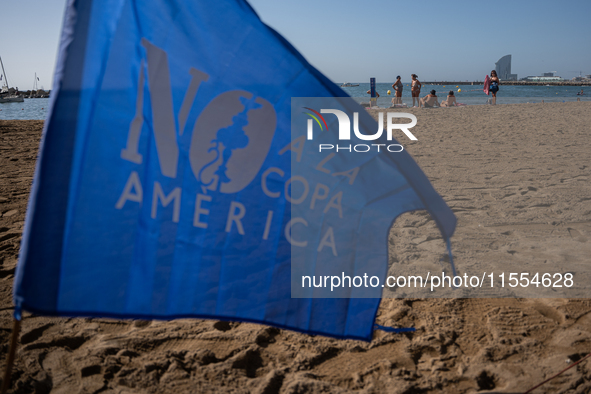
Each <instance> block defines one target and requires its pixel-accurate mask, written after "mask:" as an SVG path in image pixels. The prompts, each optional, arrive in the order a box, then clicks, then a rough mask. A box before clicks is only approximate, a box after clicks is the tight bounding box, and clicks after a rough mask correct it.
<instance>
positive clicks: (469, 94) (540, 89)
mask: <svg viewBox="0 0 591 394" xmlns="http://www.w3.org/2000/svg"><path fill="white" fill-rule="evenodd" d="M403 85H404V86H403V90H402V103H403V104H406V105H408V106H409V107H410V106H412V97H411V94H410V82H404V83H403ZM483 88H484V86H483V85H440V84H437V85H427V84H423V86H422V88H421V93H420V95H419V96H420V97H425V96H426V95H427V94H429V92H430V91H431V90H435V91H436V93H435V94H436V95H437V97H439V101H441V100H445V99H446V98H447V95H448V93H449V91H450V90H453V92H454V95H455V96H456V100H457V102H458V103H464V104H468V105H483V104H487V103H488V100H489V99H490V98H492V94H490V95H488V96H487V95H486V94H485V93H484V91H483ZM341 89H343V91H345V92H346V93H347V94H348V95H350V96H351V97H355V98H356V100H357V101H358V102H369V94H367V91H368V90H369V83H361V84H359V86H354V87H349V88H347V87H343V88H341ZM458 89H461V91H460V92H458ZM581 89H583V91H585V95H583V96H578V95H577V93H579V92H580V91H581ZM376 90H377V92H378V93H379V94H380V97H379V98H378V101H377V104H378V106H380V107H385V108H388V107H390V106H391V105H392V98H393V97H394V89H393V88H392V83H376ZM388 90H390V95H388V94H387V92H388ZM577 99H580V100H581V101H591V87H586V86H583V87H581V86H509V85H503V84H502V82H501V85H500V87H499V91H498V92H497V104H523V103H541V102H542V100H543V101H544V102H545V103H552V102H560V103H562V102H569V101H577Z"/></svg>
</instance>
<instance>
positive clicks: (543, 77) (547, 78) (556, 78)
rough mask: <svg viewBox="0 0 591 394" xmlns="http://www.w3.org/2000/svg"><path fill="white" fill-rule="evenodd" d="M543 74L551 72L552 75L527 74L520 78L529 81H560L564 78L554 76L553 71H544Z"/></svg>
mask: <svg viewBox="0 0 591 394" xmlns="http://www.w3.org/2000/svg"><path fill="white" fill-rule="evenodd" d="M544 74H552V76H545V75H544V76H541V77H536V76H528V77H525V78H521V80H522V81H529V82H562V81H564V79H563V78H562V77H558V76H554V73H544Z"/></svg>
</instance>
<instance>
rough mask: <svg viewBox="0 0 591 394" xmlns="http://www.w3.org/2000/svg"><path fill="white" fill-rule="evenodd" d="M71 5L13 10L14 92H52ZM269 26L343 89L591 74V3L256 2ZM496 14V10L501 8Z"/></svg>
mask: <svg viewBox="0 0 591 394" xmlns="http://www.w3.org/2000/svg"><path fill="white" fill-rule="evenodd" d="M65 3H66V0H20V1H11V2H4V4H3V5H2V10H3V12H2V14H3V15H5V16H6V18H4V19H3V23H2V30H3V32H11V34H9V35H3V39H2V41H1V42H0V57H2V61H3V62H4V66H5V68H6V73H7V76H8V79H9V83H10V85H11V87H18V88H19V89H20V90H29V89H31V88H32V87H33V82H34V74H35V72H36V73H37V75H38V77H39V85H40V86H42V87H43V88H44V89H46V90H48V89H51V88H52V79H53V73H54V68H55V63H56V55H57V51H58V43H59V37H60V34H61V25H62V19H63V12H64V7H65ZM250 4H251V5H252V7H253V8H254V9H255V11H256V12H257V13H258V14H259V16H260V17H261V19H262V20H263V21H264V22H265V23H267V24H268V25H269V26H271V27H273V28H274V29H275V30H277V31H278V32H279V33H281V34H282V35H283V36H284V37H285V38H286V39H287V40H288V41H290V42H291V43H292V44H293V45H294V46H295V47H296V48H297V49H298V50H299V51H300V52H301V53H302V54H303V56H304V57H305V58H306V59H307V60H308V61H309V62H310V63H311V64H312V65H314V66H315V67H316V68H318V69H319V70H320V71H321V72H323V73H324V74H325V75H326V76H327V77H328V78H330V79H331V80H332V81H334V82H335V83H340V82H347V81H348V82H369V78H370V77H375V78H376V79H377V82H378V83H388V82H393V81H394V79H395V77H396V75H401V76H402V80H403V81H405V82H407V81H410V74H411V73H416V74H418V75H419V79H421V80H424V81H427V80H429V81H433V80H437V81H443V80H448V81H465V80H469V81H472V80H483V79H484V76H485V75H486V74H488V73H490V71H491V70H493V69H494V68H495V62H497V61H498V60H499V59H500V58H501V57H503V56H505V55H509V54H511V55H512V73H514V74H518V76H519V79H521V78H523V77H526V76H529V75H543V73H545V72H552V71H556V75H558V76H561V77H563V78H566V79H571V78H573V77H575V76H579V73H581V74H583V75H586V74H591V51H589V44H588V37H591V25H590V24H589V23H588V19H589V15H591V2H590V1H587V0H570V1H569V0H566V1H563V2H560V3H556V2H550V1H547V0H541V1H521V2H515V1H497V2H495V3H483V2H472V1H458V2H454V3H452V4H450V3H443V2H435V1H426V2H404V3H400V2H396V3H395V2H391V1H388V0H374V1H373V2H371V3H363V2H358V1H354V0H343V1H339V2H335V1H327V0H315V1H310V0H301V1H298V2H281V1H276V0H252V1H250ZM493 5H494V7H493Z"/></svg>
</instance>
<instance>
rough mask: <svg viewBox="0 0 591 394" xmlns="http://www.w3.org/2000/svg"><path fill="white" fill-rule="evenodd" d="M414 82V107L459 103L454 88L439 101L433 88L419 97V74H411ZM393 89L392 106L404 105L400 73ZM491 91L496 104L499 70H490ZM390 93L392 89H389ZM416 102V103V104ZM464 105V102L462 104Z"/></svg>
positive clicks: (452, 105) (411, 89)
mask: <svg viewBox="0 0 591 394" xmlns="http://www.w3.org/2000/svg"><path fill="white" fill-rule="evenodd" d="M411 78H412V82H411V85H410V93H411V96H412V106H413V107H417V106H418V107H419V108H421V107H454V106H456V105H458V102H457V101H456V96H455V95H454V92H453V90H450V91H449V93H448V94H447V98H446V99H445V100H443V101H442V102H441V103H439V101H438V97H437V94H436V93H437V92H436V91H435V90H434V89H433V90H431V91H430V92H429V94H428V95H426V96H425V97H423V98H420V97H419V94H420V93H421V87H422V86H423V85H422V84H421V82H420V81H419V79H418V76H417V74H411ZM392 89H394V98H392V106H402V105H403V104H402V90H403V89H404V84H403V83H402V81H401V79H400V75H398V76H397V77H396V82H394V83H393V84H392ZM489 90H490V92H491V93H492V102H491V103H492V104H493V105H494V104H496V102H497V92H498V91H499V77H498V76H497V72H496V71H495V70H492V71H491V72H490V87H489ZM370 93H371V91H370V90H368V91H367V94H370ZM388 94H390V91H388ZM376 96H377V97H380V94H379V93H378V92H376ZM415 103H416V104H415ZM462 105H463V104H462Z"/></svg>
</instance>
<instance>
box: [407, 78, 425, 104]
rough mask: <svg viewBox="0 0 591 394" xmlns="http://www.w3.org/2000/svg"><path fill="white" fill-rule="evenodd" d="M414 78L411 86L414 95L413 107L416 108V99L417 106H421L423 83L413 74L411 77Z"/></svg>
mask: <svg viewBox="0 0 591 394" xmlns="http://www.w3.org/2000/svg"><path fill="white" fill-rule="evenodd" d="M410 77H411V78H412V82H411V85H410V93H411V95H412V106H413V107H414V106H415V99H416V100H417V105H419V94H421V86H423V85H422V84H421V82H420V81H419V80H418V79H417V78H418V76H417V74H412V75H411V76H410Z"/></svg>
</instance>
